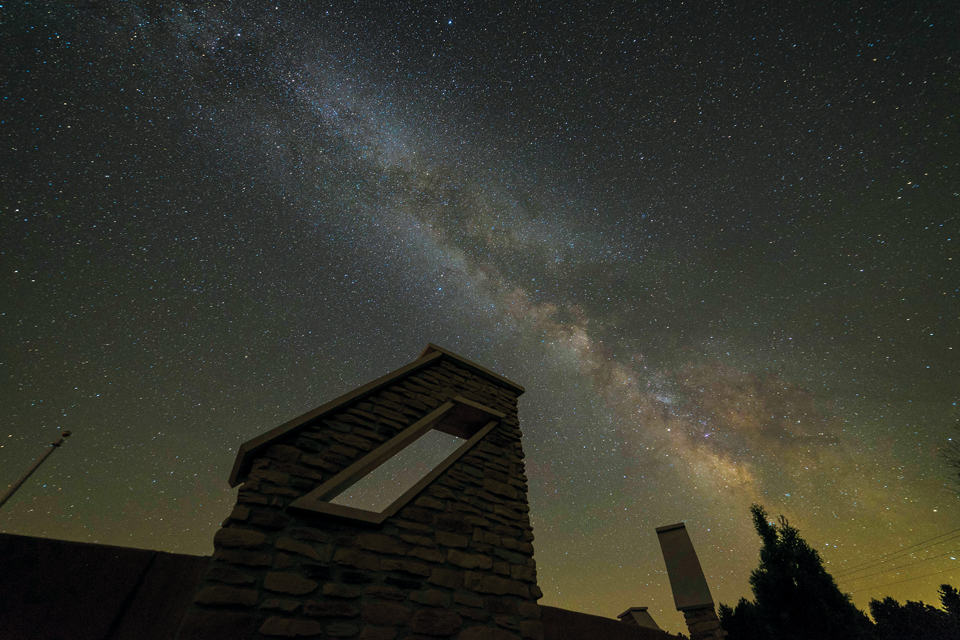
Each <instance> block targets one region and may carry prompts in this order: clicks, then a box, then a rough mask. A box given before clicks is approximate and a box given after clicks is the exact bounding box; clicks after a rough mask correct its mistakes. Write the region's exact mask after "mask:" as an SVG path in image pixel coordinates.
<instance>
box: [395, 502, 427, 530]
mask: <svg viewBox="0 0 960 640" xmlns="http://www.w3.org/2000/svg"><path fill="white" fill-rule="evenodd" d="M398 515H399V516H400V517H401V518H403V519H404V520H410V521H412V522H420V523H422V524H429V523H432V522H433V518H434V514H433V513H431V512H430V511H428V510H426V509H422V508H420V507H409V506H408V507H404V508H403V509H401V510H400V513H399V514H398ZM397 524H398V526H399V523H397Z"/></svg>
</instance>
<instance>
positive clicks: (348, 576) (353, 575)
mask: <svg viewBox="0 0 960 640" xmlns="http://www.w3.org/2000/svg"><path fill="white" fill-rule="evenodd" d="M340 580H341V581H343V582H345V583H347V584H370V583H371V582H373V581H374V580H376V577H375V574H372V573H369V572H367V571H341V572H340Z"/></svg>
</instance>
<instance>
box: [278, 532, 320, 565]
mask: <svg viewBox="0 0 960 640" xmlns="http://www.w3.org/2000/svg"><path fill="white" fill-rule="evenodd" d="M274 546H275V547H276V548H277V549H282V550H283V551H289V552H291V553H297V554H300V555H301V556H306V557H308V558H313V559H314V560H319V559H320V554H319V553H317V551H316V549H314V548H313V547H311V546H310V545H308V544H307V543H306V542H300V541H298V540H294V539H293V538H286V537H283V538H280V539H279V540H277V542H276V543H275V544H274Z"/></svg>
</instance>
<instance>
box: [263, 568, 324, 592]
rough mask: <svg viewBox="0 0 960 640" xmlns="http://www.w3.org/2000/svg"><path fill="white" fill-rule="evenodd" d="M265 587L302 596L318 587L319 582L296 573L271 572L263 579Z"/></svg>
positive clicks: (269, 589)
mask: <svg viewBox="0 0 960 640" xmlns="http://www.w3.org/2000/svg"><path fill="white" fill-rule="evenodd" d="M263 588H264V589H266V590H268V591H274V592H277V593H289V594H291V595H296V596H302V595H304V594H307V593H311V592H313V591H315V590H316V589H317V583H316V582H314V581H313V580H307V579H306V578H302V577H300V576H298V575H297V574H295V573H281V572H276V571H274V572H271V573H268V574H267V576H266V577H265V578H264V579H263Z"/></svg>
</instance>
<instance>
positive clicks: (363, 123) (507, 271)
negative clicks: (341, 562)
mask: <svg viewBox="0 0 960 640" xmlns="http://www.w3.org/2000/svg"><path fill="white" fill-rule="evenodd" d="M769 4H770V6H768V7H766V8H764V7H762V6H760V5H750V4H737V5H734V4H733V3H727V2H697V3H691V2H663V3H659V2H648V3H643V4H637V3H626V2H618V3H607V4H590V3H570V4H569V5H567V6H562V5H558V4H557V3H544V4H543V5H541V6H536V5H527V6H525V7H524V8H517V7H515V6H514V5H513V3H485V2H484V3H475V4H470V3H467V4H453V3H438V4H429V3H428V4H424V3H419V2H418V3H406V2H402V3H373V2H355V3H334V4H327V5H324V4H321V3H299V2H297V3H294V2H288V1H283V2H279V3H276V4H274V3H270V4H267V3H259V2H233V3H231V2H209V3H199V2H197V3H194V2H182V3H142V2H124V3H120V2H94V1H91V2H86V3H83V4H76V5H71V4H70V3H13V4H12V5H10V4H6V5H5V6H4V7H3V8H2V9H0V12H2V13H0V15H2V33H0V37H2V41H3V43H4V46H3V49H4V55H3V57H2V63H0V64H2V69H3V74H2V82H3V94H2V107H0V108H2V112H0V138H2V145H0V147H2V150H0V163H2V171H0V185H2V189H0V269H2V278H0V348H2V352H0V353H2V362H0V406H2V407H3V415H4V420H3V422H2V424H0V487H6V486H7V485H8V484H10V483H13V482H14V481H15V480H16V479H17V478H18V477H19V476H20V474H21V473H22V472H23V471H24V470H25V469H26V468H27V466H29V464H30V461H31V460H32V459H33V458H34V457H35V456H36V455H38V454H39V453H41V452H42V450H43V447H44V446H45V445H46V444H48V443H49V442H50V441H52V440H53V439H54V438H55V437H56V435H57V433H58V432H59V431H60V430H62V429H71V430H73V432H74V436H73V438H71V439H70V440H69V441H68V442H67V444H66V446H65V447H64V448H63V449H62V450H61V451H57V452H56V453H55V454H54V455H53V456H52V457H51V458H50V459H49V460H48V462H47V464H46V465H45V466H44V467H43V468H42V469H41V471H39V472H38V473H37V474H36V475H35V476H34V478H32V479H31V481H30V482H29V484H28V485H26V486H25V487H24V488H23V489H22V490H21V491H20V493H18V494H17V496H16V498H14V500H12V501H11V502H10V503H8V504H7V505H6V506H5V507H4V508H3V510H2V511H0V530H3V531H7V532H12V533H22V534H29V535H41V536H49V537H55V538H64V539H70V540H82V541H90V542H93V541H97V542H101V543H107V544H117V545H129V546H135V547H144V548H153V549H163V550H168V551H176V552H182V553H194V554H206V553H210V552H212V539H213V534H214V532H215V530H216V528H217V526H218V525H219V523H220V522H221V521H222V520H223V519H224V518H225V517H226V515H227V514H228V512H229V510H230V507H231V505H232V503H233V501H234V499H235V493H234V492H232V491H230V490H229V488H228V487H227V484H226V478H227V475H228V473H229V469H230V466H231V464H232V461H233V457H234V455H235V453H236V450H237V447H238V446H239V444H240V443H241V442H243V441H245V440H248V439H250V438H253V437H254V436H256V435H258V434H260V433H262V432H264V431H266V430H268V429H271V428H273V427H275V426H276V425H278V424H280V423H281V422H284V421H286V420H288V419H290V418H293V417H295V416H297V415H299V414H300V413H302V412H304V411H306V410H309V409H311V408H313V407H315V406H317V405H319V404H321V403H323V402H326V401H328V400H330V399H332V398H334V397H336V396H338V395H340V394H342V393H345V392H347V391H349V390H350V389H352V388H354V387H356V386H358V385H360V384H363V383H365V382H368V381H369V380H371V379H373V378H375V377H378V376H380V375H383V374H385V373H387V372H389V371H391V370H393V369H395V368H397V367H400V366H402V365H404V364H406V363H408V362H410V361H412V360H413V359H415V358H416V356H417V355H418V354H419V353H420V351H421V350H422V349H423V347H424V346H425V345H426V344H427V343H428V342H434V343H437V344H439V345H441V346H443V347H445V348H448V349H450V350H452V351H454V352H456V353H459V354H461V355H463V356H464V357H466V358H468V359H471V360H474V361H476V362H478V363H479V364H481V365H483V366H486V367H488V368H490V369H492V370H494V371H496V372H498V373H501V374H503V375H505V376H507V377H508V378H510V379H512V380H515V381H516V382H518V383H520V384H522V385H524V386H525V387H526V388H527V393H526V395H525V396H523V398H522V399H521V405H520V410H521V422H522V426H523V430H524V443H523V444H524V448H525V451H526V454H527V459H526V461H527V474H528V476H529V480H530V494H529V499H530V504H531V519H532V521H533V526H534V532H535V534H536V536H537V539H536V541H535V546H536V559H537V563H538V572H539V581H540V586H541V587H542V589H543V591H544V594H545V595H544V598H543V600H542V603H544V604H549V605H556V606H562V607H567V608H572V609H576V610H580V611H585V612H590V613H596V614H600V615H605V616H615V615H616V614H618V613H620V612H622V611H624V610H625V609H627V608H628V607H631V606H649V607H650V611H651V613H652V614H653V616H654V618H655V619H656V620H657V621H658V622H660V623H661V625H662V626H664V627H665V628H668V629H670V630H682V629H684V627H683V626H682V625H683V623H682V617H681V616H680V614H678V613H677V612H676V611H675V610H674V607H673V602H672V598H671V595H670V589H669V584H668V581H667V577H666V573H665V571H664V565H663V560H662V558H661V556H660V550H659V546H658V544H657V541H656V536H655V533H654V528H655V527H656V526H660V525H664V524H671V523H674V522H678V521H686V523H687V527H688V529H689V530H690V532H691V537H692V539H693V541H694V543H695V545H696V547H697V550H698V552H699V555H700V559H701V562H702V564H703V565H704V568H705V571H706V573H707V575H708V581H709V584H710V587H711V589H712V591H713V595H714V598H715V600H716V601H718V602H726V603H729V604H735V602H736V601H737V599H739V598H740V597H741V596H749V595H750V594H749V587H748V584H747V577H748V575H749V572H750V570H751V569H753V568H755V567H756V564H757V552H758V548H759V539H758V538H757V536H756V535H755V533H754V532H753V529H752V526H751V524H750V521H749V513H748V506H749V505H750V504H751V502H754V501H757V502H759V503H761V504H763V505H764V506H766V508H767V509H768V511H769V512H770V513H771V514H780V513H782V514H784V515H786V516H787V517H788V518H789V519H790V522H791V523H792V524H794V525H796V526H798V527H799V528H800V530H801V533H802V535H803V536H804V537H805V538H806V539H807V540H808V541H809V542H810V543H811V545H812V546H814V547H815V548H817V549H818V550H820V552H821V554H822V556H823V558H824V559H825V561H826V562H827V563H828V569H829V570H830V571H831V572H832V573H833V574H834V575H835V576H836V577H837V580H838V583H839V584H840V586H841V588H842V589H844V590H845V591H847V592H852V593H853V594H854V596H853V597H854V601H855V602H856V603H857V605H858V606H860V607H861V608H865V607H866V605H867V602H868V601H869V600H870V598H873V597H878V598H879V597H882V596H886V595H890V596H893V597H896V598H898V599H899V600H901V601H903V600H904V599H907V598H909V599H914V600H916V599H922V600H924V601H926V602H936V601H937V594H936V589H937V587H938V585H939V584H941V583H942V582H952V583H953V584H954V585H960V566H958V562H957V561H956V560H955V559H954V557H960V556H957V553H951V552H953V551H957V552H958V553H960V533H958V531H960V500H958V497H957V491H956V485H955V484H953V483H952V481H951V480H950V478H949V472H948V469H947V467H946V465H945V464H944V463H943V462H942V460H941V458H939V457H938V450H939V449H940V448H941V447H942V446H943V445H945V444H946V443H947V439H948V438H950V437H953V436H955V435H956V434H955V433H954V432H953V431H952V425H953V424H954V423H955V422H956V415H957V414H956V412H957V402H958V395H960V322H958V317H960V295H958V287H960V273H958V271H960V270H958V266H960V252H958V250H957V247H958V244H960V238H958V236H960V233H958V231H960V115H958V112H960V18H958V12H957V10H956V6H955V4H954V3H951V2H909V3H908V2H900V3H891V2H887V3H871V6H869V7H859V6H858V4H856V3H838V4H835V5H832V4H831V3H802V4H796V3H789V2H788V3H769ZM781 5H782V6H781ZM941 534H950V535H949V536H945V537H943V538H937V539H936V540H933V542H937V541H940V542H942V543H943V544H940V545H935V546H931V547H929V548H926V549H923V548H922V547H923V545H920V546H919V547H916V548H914V550H917V553H916V554H915V555H913V556H905V557H903V558H902V559H900V560H894V561H892V562H887V563H886V564H883V565H880V566H878V567H875V568H873V569H871V570H869V571H866V572H864V571H861V573H859V574H856V573H851V571H852V569H853V568H856V567H858V566H859V565H860V564H861V563H868V562H871V561H875V560H876V559H877V558H878V557H880V556H883V555H884V554H887V553H891V552H896V551H898V550H900V549H904V548H909V547H911V545H915V544H917V543H920V542H923V541H926V540H931V539H933V538H934V537H935V536H940V535H941ZM865 566H869V565H865ZM891 567H901V568H900V569H899V570H897V569H894V570H893V571H887V572H885V573H881V574H879V575H870V574H874V573H878V572H880V571H885V570H887V569H890V568H891ZM927 574H934V575H927ZM919 576H925V577H920V578H919V579H913V578H918V577H919ZM858 577H859V578H860V579H856V578H858Z"/></svg>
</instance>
